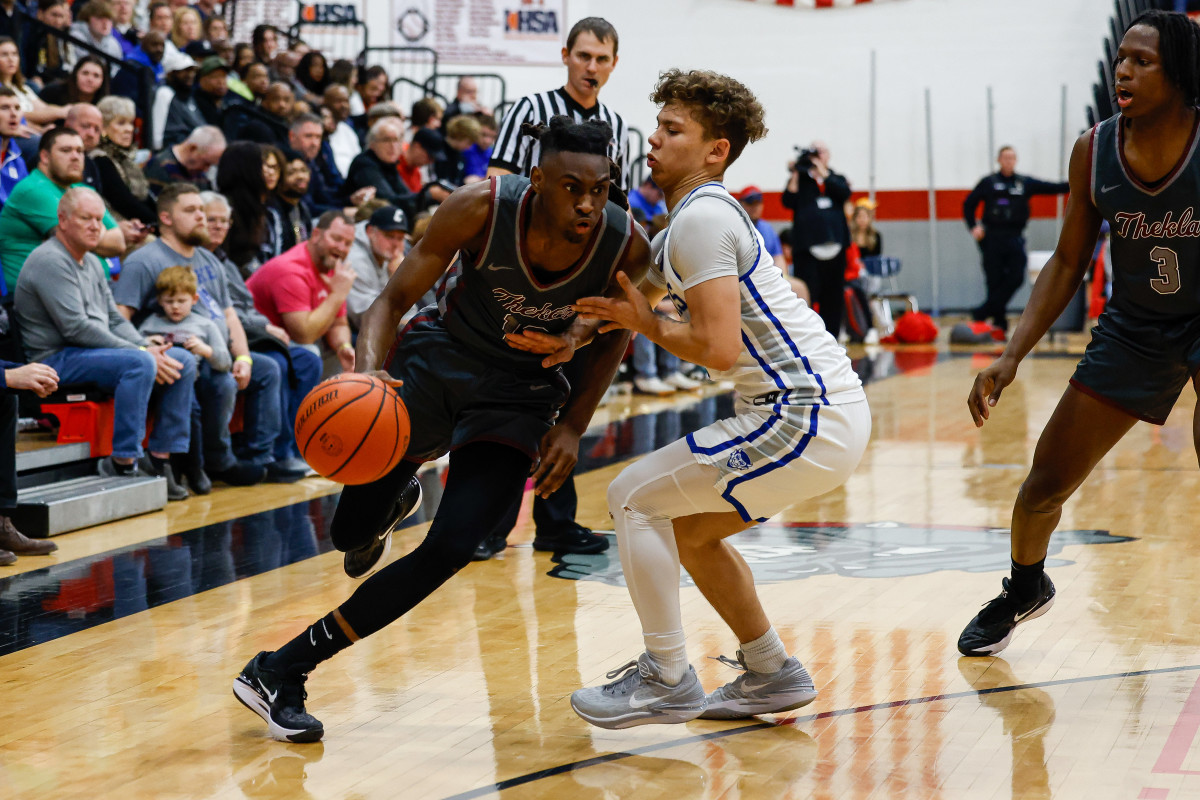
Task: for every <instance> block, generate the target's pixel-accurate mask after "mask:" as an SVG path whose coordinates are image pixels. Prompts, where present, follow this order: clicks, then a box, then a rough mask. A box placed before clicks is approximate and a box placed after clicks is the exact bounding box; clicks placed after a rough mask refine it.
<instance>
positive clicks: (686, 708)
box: [571, 653, 706, 729]
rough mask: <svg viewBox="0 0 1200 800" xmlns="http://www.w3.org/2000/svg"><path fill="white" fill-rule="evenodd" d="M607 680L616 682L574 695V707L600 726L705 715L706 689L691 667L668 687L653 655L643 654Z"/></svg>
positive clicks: (674, 721)
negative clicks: (677, 681)
mask: <svg viewBox="0 0 1200 800" xmlns="http://www.w3.org/2000/svg"><path fill="white" fill-rule="evenodd" d="M608 677H609V679H615V680H613V682H612V683H609V684H606V685H604V686H593V687H591V688H588V689H578V690H576V691H574V692H572V693H571V708H572V709H573V710H574V711H575V713H576V714H578V715H579V716H581V717H583V718H584V719H585V720H587V721H588V722H590V723H592V724H593V725H595V726H597V727H600V728H609V729H616V728H631V727H633V726H634V725H651V724H664V723H665V724H672V723H677V722H687V721H689V720H693V719H695V718H696V717H698V716H700V715H701V713H703V712H704V706H705V700H706V697H705V694H704V687H702V686H701V685H700V679H699V678H697V677H696V671H695V670H694V669H692V668H691V667H690V666H689V667H688V670H687V672H686V673H684V676H683V680H681V681H680V682H679V683H678V684H677V685H675V686H668V685H667V684H665V683H663V682H662V678H661V677H660V676H659V674H658V670H657V669H656V668H655V665H654V662H653V661H652V660H651V658H650V654H649V653H642V654H641V655H640V656H638V657H637V660H636V661H630V662H629V663H628V664H626V665H625V666H623V667H619V668H617V669H614V670H613V671H612V672H610V673H608Z"/></svg>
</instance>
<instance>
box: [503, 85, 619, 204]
mask: <svg viewBox="0 0 1200 800" xmlns="http://www.w3.org/2000/svg"><path fill="white" fill-rule="evenodd" d="M559 115H563V116H567V117H570V118H571V119H573V120H574V121H575V122H586V121H587V120H589V119H601V120H604V121H605V122H607V123H608V124H609V125H611V126H612V129H613V138H612V141H611V142H609V144H608V156H609V158H611V159H612V160H613V161H615V162H616V163H617V167H618V168H619V169H620V171H621V189H622V190H625V191H628V189H629V128H628V127H626V125H625V120H623V119H621V115H620V114H617V113H616V112H614V111H612V110H611V109H609V108H608V107H607V106H606V105H604V104H603V103H596V105H594V106H592V107H591V108H584V107H583V106H581V105H579V103H577V102H575V99H574V98H573V97H571V95H569V94H567V92H566V90H565V89H562V88H559V89H553V90H551V91H549V92H539V93H538V94H531V95H526V96H525V97H522V98H521V99H520V100H518V101H517V102H516V103H515V104H514V105H513V107H512V108H510V109H509V111H508V113H507V114H505V115H504V121H503V122H502V123H501V124H500V132H499V133H498V134H497V135H496V144H495V145H494V146H493V148H492V159H491V161H489V162H488V166H490V167H500V168H501V169H506V170H508V171H509V172H515V173H516V174H518V175H524V176H526V177H528V176H529V173H530V171H531V170H532V169H533V167H534V166H535V165H536V164H537V160H538V150H539V149H540V148H539V145H538V143H537V142H536V141H535V140H534V139H533V138H532V137H530V136H522V135H521V126H522V125H523V124H525V123H527V122H528V123H530V124H532V125H546V124H549V122H550V118H551V117H556V116H559Z"/></svg>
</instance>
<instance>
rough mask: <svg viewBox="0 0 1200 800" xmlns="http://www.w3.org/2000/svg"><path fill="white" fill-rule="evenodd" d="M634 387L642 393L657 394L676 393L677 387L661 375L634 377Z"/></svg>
mask: <svg viewBox="0 0 1200 800" xmlns="http://www.w3.org/2000/svg"><path fill="white" fill-rule="evenodd" d="M633 387H634V388H635V389H637V390H638V391H639V392H641V393H642V394H656V395H659V396H664V395H668V394H675V387H674V386H672V385H671V384H669V383H667V382H666V381H664V380H663V379H662V378H659V377H654V378H641V377H637V378H634V379H633Z"/></svg>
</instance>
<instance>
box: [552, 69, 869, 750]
mask: <svg viewBox="0 0 1200 800" xmlns="http://www.w3.org/2000/svg"><path fill="white" fill-rule="evenodd" d="M651 99H653V100H654V101H655V103H656V104H658V105H660V106H662V110H661V111H660V112H659V114H658V128H657V130H656V131H655V132H654V135H652V136H651V137H650V140H649V141H650V148H651V149H650V154H649V156H648V157H647V159H646V161H647V164H648V165H649V167H650V174H651V175H652V176H653V177H654V180H655V182H656V183H657V184H658V185H659V186H661V187H662V189H663V191H664V192H665V193H666V199H667V207H668V208H669V209H670V216H671V223H670V226H669V227H668V228H667V229H666V230H665V231H663V233H661V234H660V235H659V236H658V237H656V238H655V241H654V244H653V247H652V250H653V252H654V256H655V264H654V265H652V266H651V269H650V272H649V273H648V275H647V278H646V280H645V281H644V282H643V283H642V285H641V286H640V288H639V287H636V286H634V285H633V284H632V283H631V282H630V281H629V279H628V278H626V276H625V275H624V274H622V273H618V280H619V281H620V282H621V284H622V286H623V287H624V289H625V293H626V297H625V298H622V299H612V298H604V297H591V298H585V299H582V300H580V301H579V303H578V304H577V305H576V310H577V311H578V312H579V313H580V314H581V315H583V316H584V318H585V319H591V320H603V321H604V323H603V324H601V325H600V328H599V329H600V330H601V331H608V330H612V329H615V328H628V329H629V330H632V331H636V332H637V333H639V334H641V335H642V336H646V337H649V338H650V340H651V341H653V342H654V343H655V344H658V345H659V346H661V347H664V348H666V349H667V350H669V351H671V352H672V353H674V354H675V355H677V356H679V357H680V358H682V359H684V360H686V361H691V362H693V363H696V364H701V365H703V366H705V367H707V368H708V370H709V372H710V373H712V375H713V377H714V378H715V379H717V380H729V381H732V382H733V383H734V386H735V391H736V393H737V401H736V406H735V410H736V416H734V417H732V418H730V419H724V420H720V421H718V422H716V423H714V424H713V425H710V426H708V427H706V428H702V429H701V430H698V431H696V432H695V433H693V434H690V435H688V436H687V437H686V438H684V439H681V440H679V441H677V442H674V443H673V444H670V445H668V446H666V447H664V448H662V449H661V450H657V451H655V452H653V453H651V454H650V455H648V456H646V457H644V458H642V459H641V460H640V461H638V462H636V463H635V464H633V465H632V466H630V467H628V468H626V469H625V470H624V471H623V472H622V473H621V474H620V475H619V476H617V479H616V480H614V481H613V483H612V485H611V486H610V487H609V490H608V507H609V511H610V512H611V513H612V516H613V520H614V523H615V527H616V531H617V545H618V548H619V549H620V553H621V567H622V569H623V571H624V573H625V580H626V583H627V585H628V587H629V594H630V596H631V597H632V599H633V604H634V607H635V608H636V609H637V612H638V616H639V617H640V619H641V623H642V632H643V636H644V639H645V644H646V652H645V653H643V654H641V655H640V656H638V658H637V659H636V660H635V661H632V662H630V663H629V664H626V665H625V666H624V667H621V668H619V669H617V670H614V671H613V672H610V673H609V677H610V678H615V680H614V681H613V682H612V683H609V684H607V685H605V686H599V687H595V688H590V689H580V690H579V691H576V692H575V693H574V694H572V695H571V706H572V708H574V709H575V712H576V713H577V714H579V715H580V716H581V717H583V718H584V719H586V720H587V721H588V722H591V723H592V724H594V725H599V726H601V727H604V728H627V727H630V726H633V725H644V724H648V723H671V722H686V721H688V720H690V719H694V718H696V717H701V716H702V717H705V718H709V719H735V718H740V717H748V716H751V715H754V714H767V713H773V712H780V711H787V710H790V709H793V708H799V707H800V706H803V705H805V704H807V703H810V702H812V700H813V698H815V697H816V694H817V692H816V689H815V688H814V686H813V682H812V679H811V678H810V677H809V675H808V672H807V671H806V670H805V669H804V667H803V666H802V665H801V663H800V662H799V661H798V660H797V659H796V658H793V657H789V655H788V652H787V649H786V647H785V645H784V643H783V642H782V641H781V640H780V637H779V635H778V634H777V633H776V631H775V629H774V628H773V627H772V626H771V623H770V621H768V619H767V616H766V614H765V613H764V611H763V609H762V606H761V604H760V603H759V600H758V595H757V593H756V592H755V589H754V579H753V576H752V575H751V573H750V568H749V567H748V566H747V564H746V562H745V560H743V559H742V557H741V556H740V555H739V554H738V552H737V551H736V550H735V549H734V548H733V547H731V546H730V545H729V543H728V542H726V541H725V540H726V539H727V538H728V537H730V536H732V535H733V534H735V533H738V532H739V531H743V530H745V529H746V528H748V527H750V526H751V525H753V524H754V523H755V522H762V521H765V520H766V519H767V518H768V517H770V516H772V515H774V514H777V513H778V512H780V511H782V510H783V509H784V508H786V507H787V506H789V505H791V504H793V503H796V502H799V501H802V500H805V499H807V498H809V497H815V496H816V495H820V494H823V493H825V492H828V491H830V490H831V489H834V488H836V487H837V486H839V485H841V484H842V483H843V482H845V480H846V479H847V477H849V475H850V473H851V472H852V471H853V470H854V468H855V467H856V466H857V465H858V462H859V459H860V458H861V457H862V454H863V451H864V450H865V449H866V446H867V439H868V438H869V437H870V432H871V413H870V410H869V409H868V407H867V401H866V395H865V394H864V392H863V389H862V385H861V383H860V382H859V380H858V376H857V375H856V374H855V373H854V371H853V369H851V366H850V361H849V359H848V358H847V357H846V353H845V351H844V350H843V349H842V348H841V347H839V346H838V344H837V342H836V341H835V340H834V338H833V337H832V336H830V335H829V334H828V333H826V332H825V326H824V325H823V324H822V323H821V318H820V317H819V316H817V315H816V314H815V313H814V312H813V311H812V310H811V309H809V308H808V306H807V305H805V303H804V302H803V301H802V300H800V299H798V298H797V297H796V295H795V294H794V293H793V292H792V290H791V289H790V288H789V286H788V283H787V280H786V279H785V278H784V276H783V273H782V272H780V270H779V267H777V266H776V265H775V263H774V261H773V260H772V258H771V256H770V254H769V253H767V251H766V247H765V246H764V245H763V241H762V237H761V236H760V235H759V233H758V231H757V230H755V228H754V224H753V223H752V222H751V221H750V218H749V217H748V216H747V215H746V212H745V211H744V210H743V209H742V208H741V206H740V205H739V204H738V202H737V200H734V199H733V197H732V196H731V195H730V194H729V192H728V191H726V189H725V187H724V186H723V185H722V183H721V181H722V179H723V177H724V174H725V171H726V169H727V168H728V167H729V165H730V164H732V163H733V161H734V160H735V159H737V157H738V156H739V155H740V154H741V152H742V150H743V148H744V147H745V146H746V144H747V143H749V142H753V141H757V140H758V139H761V138H762V137H763V136H764V135H765V134H766V127H765V126H764V124H763V110H762V106H761V105H759V103H758V101H757V100H756V99H755V97H754V95H753V94H752V93H751V92H750V91H749V90H748V89H747V88H746V87H745V86H743V85H742V84H740V83H738V82H737V81H736V80H734V79H732V78H729V77H726V76H724V75H718V74H715V73H712V72H703V71H692V72H681V71H679V70H671V71H669V72H666V73H664V74H663V75H662V76H661V77H660V79H659V82H658V85H657V86H656V87H655V91H654V94H653V95H652V98H651ZM664 295H669V296H670V298H671V301H672V302H673V303H674V305H675V309H676V310H677V311H678V312H679V316H680V317H681V318H682V321H680V320H675V319H670V318H668V317H665V316H662V315H659V314H656V313H655V312H654V310H653V309H654V306H655V304H656V303H657V302H658V301H659V300H660V299H662V297H663V296H664ZM680 562H682V564H683V566H684V567H686V568H687V571H688V573H689V574H690V575H691V576H692V579H693V580H694V581H695V583H696V586H697V587H698V588H699V589H700V591H701V592H702V593H703V594H704V596H705V598H706V599H707V600H708V601H709V602H710V603H711V604H712V605H713V607H714V608H715V609H716V610H717V612H718V613H719V614H720V615H721V618H722V619H723V620H724V621H725V622H726V623H727V624H728V625H729V627H730V628H732V630H733V632H734V633H735V634H736V635H737V637H738V642H739V643H740V645H739V649H738V653H737V661H736V662H735V661H734V660H733V659H726V658H723V659H722V660H723V661H725V662H726V663H728V664H730V665H731V666H737V667H740V669H742V670H743V674H742V675H741V676H739V677H738V678H737V679H736V680H734V681H733V682H731V683H728V684H726V685H725V686H722V687H720V688H719V689H717V690H716V691H714V692H713V693H712V694H710V695H707V696H706V694H705V692H704V689H703V688H702V687H701V685H700V682H699V680H698V679H697V677H696V673H695V671H694V670H693V669H692V667H691V666H690V664H689V662H688V656H687V651H686V648H685V645H684V634H683V624H682V620H681V618H680V611H679V567H680Z"/></svg>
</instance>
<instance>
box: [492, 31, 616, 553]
mask: <svg viewBox="0 0 1200 800" xmlns="http://www.w3.org/2000/svg"><path fill="white" fill-rule="evenodd" d="M562 61H563V64H565V65H566V67H567V82H566V84H565V85H564V86H562V87H561V88H558V89H552V90H550V91H548V92H539V93H538V94H531V95H527V96H525V97H522V98H521V99H520V100H518V101H517V102H516V103H515V104H514V105H513V107H512V108H511V109H509V111H508V113H506V114H505V115H504V121H503V122H502V123H501V125H500V132H499V134H497V136H496V144H495V145H494V147H493V148H492V158H491V161H489V162H488V171H487V174H488V177H491V176H493V175H512V174H514V173H515V174H519V175H524V176H526V177H528V176H529V173H530V171H531V170H532V169H533V166H534V165H535V164H537V161H538V150H539V146H538V143H537V141H536V140H535V139H534V137H532V136H523V135H522V134H521V126H522V125H523V124H525V123H530V124H533V125H547V124H549V123H550V118H551V117H554V116H558V115H564V116H568V117H571V118H572V119H573V120H574V121H575V122H584V121H586V120H589V119H601V120H603V121H604V122H607V123H608V124H609V125H610V126H611V127H612V130H613V138H612V141H611V142H609V145H608V157H609V158H611V159H612V160H613V161H614V162H615V163H616V165H617V167H618V169H619V170H620V175H621V182H620V186H619V187H618V188H620V189H621V191H623V192H627V191H628V190H629V128H627V127H626V125H625V120H623V119H621V116H620V115H619V114H617V113H615V112H613V111H612V110H611V109H609V108H608V107H607V106H605V105H604V104H603V103H601V102H600V89H602V88H603V87H604V84H606V83H608V78H609V76H610V75H612V71H613V69H614V68H615V67H616V66H617V29H616V28H614V27H613V26H612V24H611V23H610V22H609V21H608V20H606V19H602V18H600V17H587V18H586V19H581V20H579V22H576V23H575V25H574V26H572V28H571V32H570V33H568V34H567V46H566V47H564V48H563V50H562ZM576 363H578V361H577V360H572V361H569V362H567V363H566V364H564V365H563V372H564V374H565V375H566V376H567V380H568V381H570V383H571V384H572V385H575V384H576V383H577V382H578V381H579V377H580V376H578V375H576V374H574V373H573V372H572V367H573V365H574V364H576ZM577 507H578V498H577V496H576V494H575V477H574V475H570V476H568V477H567V479H566V480H565V481H563V484H562V486H561V487H559V489H558V491H557V492H555V493H554V494H552V495H550V497H549V498H546V499H544V500H543V499H542V498H540V497H535V498H534V501H533V522H534V525H535V526H536V533H535V535H534V540H533V547H534V549H535V550H548V551H552V552H555V553H600V552H603V551H605V550H607V549H608V540H607V539H605V538H604V537H602V536H597V535H596V534H594V533H592V532H591V531H590V530H588V529H587V528H585V527H583V526H582V525H580V524H579V523H578V522H576V521H575V512H576V509H577ZM519 511H520V504H519V503H518V504H517V505H516V506H514V507H513V509H512V512H511V514H510V516H511V521H510V524H508V525H503V526H500V527H499V528H498V530H501V531H504V533H502V534H497V536H495V537H494V538H488V539H484V540H483V542H482V543H480V545H479V548H478V549H477V550H476V551H475V560H477V561H486V560H487V559H489V558H491V557H492V556H493V555H495V554H496V553H498V552H500V551H502V550H503V549H504V548H505V547H506V546H507V543H506V541H505V537H506V536H507V535H508V531H510V530H512V528H513V525H515V524H516V520H517V514H518V512H519Z"/></svg>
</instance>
